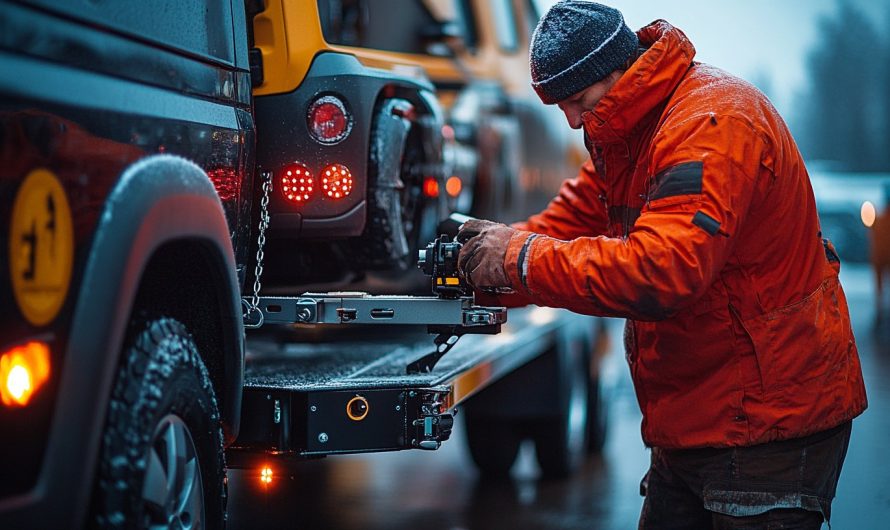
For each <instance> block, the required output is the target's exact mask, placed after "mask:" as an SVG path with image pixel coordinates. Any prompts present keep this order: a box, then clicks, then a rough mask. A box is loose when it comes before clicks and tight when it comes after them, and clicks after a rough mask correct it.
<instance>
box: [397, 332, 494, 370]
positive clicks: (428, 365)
mask: <svg viewBox="0 0 890 530" xmlns="http://www.w3.org/2000/svg"><path fill="white" fill-rule="evenodd" d="M427 331H429V332H430V333H436V334H437V335H436V338H435V339H433V343H434V344H435V345H436V350H435V351H433V352H431V353H428V354H426V355H424V356H423V357H421V358H420V359H417V360H416V361H414V362H412V363H411V364H409V365H408V366H407V367H406V368H405V371H406V373H408V374H425V373H430V372H432V371H433V368H435V367H436V363H438V362H439V359H441V358H442V357H443V356H444V355H445V354H446V353H448V352H449V351H451V348H453V347H454V346H455V345H456V344H457V341H458V340H460V338H461V337H462V336H463V335H468V334H473V335H496V334H498V333H500V332H501V325H500V324H499V323H498V324H485V325H476V326H473V327H465V326H462V325H459V326H428V327H427Z"/></svg>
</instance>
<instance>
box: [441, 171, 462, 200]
mask: <svg viewBox="0 0 890 530" xmlns="http://www.w3.org/2000/svg"><path fill="white" fill-rule="evenodd" d="M462 188H463V184H462V183H461V181H460V177H458V176H453V177H451V178H449V179H448V180H447V181H446V182H445V191H447V192H448V195H451V196H452V197H457V196H458V195H460V190H461V189H462Z"/></svg>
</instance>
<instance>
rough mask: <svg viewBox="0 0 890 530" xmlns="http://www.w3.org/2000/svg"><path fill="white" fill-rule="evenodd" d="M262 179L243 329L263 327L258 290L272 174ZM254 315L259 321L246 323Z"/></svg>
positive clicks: (267, 172) (264, 172)
mask: <svg viewBox="0 0 890 530" xmlns="http://www.w3.org/2000/svg"><path fill="white" fill-rule="evenodd" d="M260 176H261V177H262V179H263V198H262V199H261V200H260V225H259V235H258V236H257V249H256V268H255V269H254V273H253V294H252V295H251V297H250V302H249V303H247V304H246V306H247V307H246V308H245V312H244V315H243V317H244V320H245V322H244V327H246V328H258V327H260V326H262V325H263V320H264V319H263V312H262V311H260V288H261V287H262V283H261V282H260V278H261V277H262V276H263V257H264V254H263V247H265V246H266V229H267V228H269V194H270V193H271V192H272V173H271V172H269V171H263V172H262V173H260ZM254 313H256V314H258V315H259V319H258V320H257V322H255V323H248V322H247V319H248V318H249V317H250V316H251V315H253V314H254Z"/></svg>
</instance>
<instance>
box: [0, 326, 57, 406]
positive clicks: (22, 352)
mask: <svg viewBox="0 0 890 530" xmlns="http://www.w3.org/2000/svg"><path fill="white" fill-rule="evenodd" d="M49 364H50V363H49V346H47V345H46V344H44V343H43V342H36V341H34V342H29V343H27V344H24V345H22V346H16V347H15V348H12V349H11V350H9V351H6V352H4V353H3V355H2V356H0V398H2V400H3V404H4V405H6V406H7V407H24V406H25V405H27V404H28V402H30V401H31V397H32V396H33V395H34V393H35V392H37V390H39V389H40V387H41V386H43V385H44V384H45V383H46V382H47V380H48V379H49V368H50V366H49Z"/></svg>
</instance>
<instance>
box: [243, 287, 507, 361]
mask: <svg viewBox="0 0 890 530" xmlns="http://www.w3.org/2000/svg"><path fill="white" fill-rule="evenodd" d="M243 303H244V305H245V307H249V306H250V305H252V304H251V300H250V299H245V300H244V301H243ZM247 317H252V320H253V322H252V323H253V324H254V325H252V326H250V327H259V326H262V325H264V324H366V325H425V326H427V330H428V331H429V332H430V333H434V334H436V338H435V339H434V341H433V342H434V343H435V345H436V350H435V351H434V352H432V353H430V354H427V355H425V356H423V357H421V358H420V359H418V360H417V361H414V362H412V363H411V364H409V365H408V366H407V372H408V373H409V374H415V373H425V372H430V371H432V369H433V368H434V367H435V366H436V363H437V362H439V359H441V358H442V356H443V355H445V354H446V353H448V351H449V350H450V349H451V348H453V347H454V345H455V344H456V343H457V341H458V339H459V338H460V337H461V336H462V335H467V334H484V335H493V334H496V333H499V332H500V331H501V324H504V323H505V322H507V309H506V308H503V307H483V306H477V305H473V298H472V297H470V296H464V297H460V298H440V297H437V296H388V295H370V294H368V293H361V292H331V293H305V294H303V295H301V296H298V297H293V296H260V297H258V303H257V304H256V310H255V311H253V312H245V318H247Z"/></svg>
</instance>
